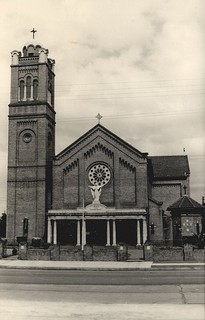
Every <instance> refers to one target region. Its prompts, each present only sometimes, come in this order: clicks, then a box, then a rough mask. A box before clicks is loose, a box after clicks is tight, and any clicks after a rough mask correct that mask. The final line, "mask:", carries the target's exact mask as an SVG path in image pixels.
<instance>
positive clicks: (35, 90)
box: [33, 80, 38, 100]
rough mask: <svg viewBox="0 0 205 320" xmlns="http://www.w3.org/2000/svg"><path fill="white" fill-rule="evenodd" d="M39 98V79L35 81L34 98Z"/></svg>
mask: <svg viewBox="0 0 205 320" xmlns="http://www.w3.org/2000/svg"><path fill="white" fill-rule="evenodd" d="M37 98H38V80H34V81H33V99H34V100H37Z"/></svg>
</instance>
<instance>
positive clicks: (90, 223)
mask: <svg viewBox="0 0 205 320" xmlns="http://www.w3.org/2000/svg"><path fill="white" fill-rule="evenodd" d="M106 232H107V231H106V221H105V220H87V221H86V236H87V238H86V240H87V244H89V245H96V246H105V245H106V239H107V238H106V237H107V233H106Z"/></svg>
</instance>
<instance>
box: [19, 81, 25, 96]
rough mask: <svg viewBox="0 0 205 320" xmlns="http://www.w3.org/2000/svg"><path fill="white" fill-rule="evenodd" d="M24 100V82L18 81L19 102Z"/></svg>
mask: <svg viewBox="0 0 205 320" xmlns="http://www.w3.org/2000/svg"><path fill="white" fill-rule="evenodd" d="M23 98H24V81H23V80H21V81H20V100H23Z"/></svg>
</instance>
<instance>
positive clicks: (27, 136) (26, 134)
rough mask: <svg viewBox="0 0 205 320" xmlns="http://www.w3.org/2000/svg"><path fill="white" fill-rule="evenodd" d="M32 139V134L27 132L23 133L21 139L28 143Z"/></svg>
mask: <svg viewBox="0 0 205 320" xmlns="http://www.w3.org/2000/svg"><path fill="white" fill-rule="evenodd" d="M31 140H32V135H31V133H29V132H26V133H24V135H23V141H24V142H26V143H28V142H30V141H31Z"/></svg>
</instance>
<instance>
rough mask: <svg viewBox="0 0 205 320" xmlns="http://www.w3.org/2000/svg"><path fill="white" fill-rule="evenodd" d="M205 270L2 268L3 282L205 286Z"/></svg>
mask: <svg viewBox="0 0 205 320" xmlns="http://www.w3.org/2000/svg"><path fill="white" fill-rule="evenodd" d="M204 279H205V273H204V270H160V271H159V270H146V271H144V270H137V271H74V270H61V271H58V270H26V269H23V270H21V269H0V283H16V284H18V283H20V284H58V285H59V284H66V285H82V284H84V285H150V284H152V285H162V284H166V285H170V284H175V285H178V284H203V283H204Z"/></svg>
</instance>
